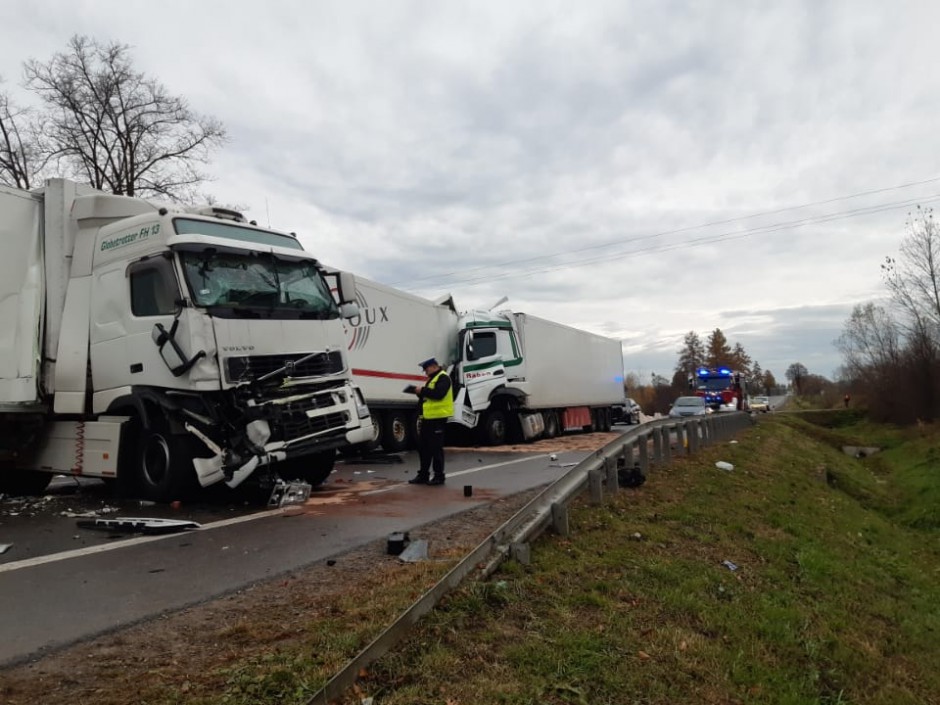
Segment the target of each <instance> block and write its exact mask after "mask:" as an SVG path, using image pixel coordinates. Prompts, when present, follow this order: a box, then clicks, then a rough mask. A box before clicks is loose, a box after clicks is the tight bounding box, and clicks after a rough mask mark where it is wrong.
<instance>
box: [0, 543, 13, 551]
mask: <svg viewBox="0 0 940 705" xmlns="http://www.w3.org/2000/svg"><path fill="white" fill-rule="evenodd" d="M11 548H13V544H12V543H0V553H6V552H7V551H9V550H10V549H11Z"/></svg>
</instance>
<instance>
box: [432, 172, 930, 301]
mask: <svg viewBox="0 0 940 705" xmlns="http://www.w3.org/2000/svg"><path fill="white" fill-rule="evenodd" d="M935 180H940V179H935ZM936 200H940V194H933V195H930V196H926V197H921V198H915V199H909V200H906V201H896V202H893V203H887V204H879V205H875V206H865V207H862V208H854V209H851V210H848V211H841V212H838V213H829V214H825V215H820V216H814V217H811V218H803V219H799V220H792V221H785V222H780V223H771V224H768V225H762V226H758V227H754V228H749V229H747V230H743V231H740V230H735V231H730V232H725V233H719V234H717V235H706V236H702V237H699V238H693V239H691V240H683V241H682V242H672V243H666V244H657V245H650V246H649V247H644V248H640V249H636V250H630V251H628V252H623V253H620V254H607V255H603V256H595V257H590V258H587V259H581V260H575V261H572V262H563V263H558V264H554V265H548V266H544V267H538V268H535V269H524V270H521V271H508V272H503V273H501V274H496V273H487V274H482V275H480V276H476V277H469V278H468V277H464V278H461V277H458V278H456V279H451V280H450V281H449V282H448V284H462V285H465V286H466V285H471V286H472V285H474V284H479V283H485V282H489V281H494V280H498V279H508V278H511V277H516V278H520V279H522V278H525V277H529V276H532V275H533V274H542V273H545V272H553V271H558V270H561V269H569V268H572V267H582V266H584V265H588V264H594V263H596V262H609V261H612V260H619V259H625V258H627V257H632V256H641V255H647V254H654V253H659V252H669V251H671V250H675V249H678V248H680V247H683V248H686V247H699V246H702V245H708V244H713V243H716V242H725V241H729V240H738V239H742V238H745V237H750V236H752V235H757V234H765V233H774V232H779V231H782V230H790V229H793V228H800V227H804V226H806V225H814V224H817V223H827V222H831V221H835V220H843V219H845V218H854V217H858V216H860V215H872V214H875V213H881V212H885V211H889V210H897V209H898V208H906V207H909V206H912V205H916V204H919V203H920V204H923V203H932V202H933V201H936ZM732 220H737V219H732ZM649 237H651V236H646V237H644V238H635V239H633V240H629V241H624V242H621V243H618V244H621V245H622V244H628V243H631V242H637V241H638V240H641V239H648V238H649ZM588 249H592V248H584V249H583V250H579V251H586V250H588ZM533 259H538V258H533ZM523 261H524V260H523ZM496 266H504V265H496ZM474 269H482V267H475V268H474ZM467 271H472V270H467Z"/></svg>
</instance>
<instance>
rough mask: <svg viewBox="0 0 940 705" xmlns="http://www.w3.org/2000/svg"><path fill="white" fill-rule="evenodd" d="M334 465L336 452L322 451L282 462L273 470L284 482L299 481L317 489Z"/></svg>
mask: <svg viewBox="0 0 940 705" xmlns="http://www.w3.org/2000/svg"><path fill="white" fill-rule="evenodd" d="M335 463H336V451H335V450H324V451H320V452H319V453H311V454H310V455H302V456H300V457H299V458H288V459H287V460H282V461H281V462H279V463H278V464H277V465H275V466H274V469H275V470H277V474H278V475H280V476H281V478H282V479H284V480H301V481H302V482H306V483H308V484H310V485H312V486H313V487H319V486H320V485H322V484H323V483H324V482H326V479H327V478H328V477H329V476H330V474H331V473H332V472H333V465H334V464H335Z"/></svg>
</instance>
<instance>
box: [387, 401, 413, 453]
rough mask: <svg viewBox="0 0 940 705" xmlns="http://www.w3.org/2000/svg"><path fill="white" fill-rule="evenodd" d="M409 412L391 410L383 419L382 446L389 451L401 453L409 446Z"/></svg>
mask: <svg viewBox="0 0 940 705" xmlns="http://www.w3.org/2000/svg"><path fill="white" fill-rule="evenodd" d="M409 428H410V425H409V423H408V414H406V413H405V412H403V411H389V412H388V413H387V414H385V418H384V419H383V421H382V447H383V448H384V449H385V450H387V451H388V452H389V453H400V452H401V451H403V450H405V448H407V447H408V444H409V442H410V439H409V438H408V431H409Z"/></svg>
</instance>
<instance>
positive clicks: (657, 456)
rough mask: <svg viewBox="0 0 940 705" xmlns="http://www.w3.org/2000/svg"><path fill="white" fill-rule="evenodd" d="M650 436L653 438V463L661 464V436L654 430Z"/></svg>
mask: <svg viewBox="0 0 940 705" xmlns="http://www.w3.org/2000/svg"><path fill="white" fill-rule="evenodd" d="M650 435H651V436H652V437H653V462H654V463H661V462H662V460H663V434H662V433H661V432H660V430H659V429H658V428H654V429H653V430H652V431H651V432H650Z"/></svg>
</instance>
